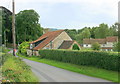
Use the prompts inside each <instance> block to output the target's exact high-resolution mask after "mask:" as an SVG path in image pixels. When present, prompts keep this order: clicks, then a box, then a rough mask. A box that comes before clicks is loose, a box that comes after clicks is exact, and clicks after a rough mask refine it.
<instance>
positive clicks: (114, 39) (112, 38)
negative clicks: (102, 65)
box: [106, 36, 118, 42]
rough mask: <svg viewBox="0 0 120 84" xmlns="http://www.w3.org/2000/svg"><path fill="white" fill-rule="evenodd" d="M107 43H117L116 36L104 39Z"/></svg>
mask: <svg viewBox="0 0 120 84" xmlns="http://www.w3.org/2000/svg"><path fill="white" fill-rule="evenodd" d="M106 41H107V42H117V41H118V37H117V36H112V37H106Z"/></svg>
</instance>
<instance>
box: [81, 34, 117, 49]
mask: <svg viewBox="0 0 120 84" xmlns="http://www.w3.org/2000/svg"><path fill="white" fill-rule="evenodd" d="M95 42H98V43H99V44H100V45H101V50H104V51H113V46H114V43H116V42H118V37H117V36H112V37H106V38H103V39H83V47H84V48H91V46H92V44H93V43H95Z"/></svg>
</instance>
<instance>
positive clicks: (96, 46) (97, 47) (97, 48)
mask: <svg viewBox="0 0 120 84" xmlns="http://www.w3.org/2000/svg"><path fill="white" fill-rule="evenodd" d="M92 49H93V50H100V44H99V43H98V42H95V43H93V44H92Z"/></svg>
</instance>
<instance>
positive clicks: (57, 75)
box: [23, 59, 110, 82]
mask: <svg viewBox="0 0 120 84" xmlns="http://www.w3.org/2000/svg"><path fill="white" fill-rule="evenodd" d="M23 61H25V62H26V64H27V65H29V66H31V70H32V71H33V73H34V74H35V75H36V76H37V77H38V78H39V80H40V82H110V81H107V80H104V79H100V78H95V77H90V76H86V75H82V74H79V73H75V72H71V71H67V70H64V69H61V68H57V67H54V66H50V65H47V64H44V63H39V62H35V61H31V60H28V59H23Z"/></svg>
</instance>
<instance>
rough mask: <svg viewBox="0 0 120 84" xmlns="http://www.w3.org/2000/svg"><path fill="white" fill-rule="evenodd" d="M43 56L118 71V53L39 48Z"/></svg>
mask: <svg viewBox="0 0 120 84" xmlns="http://www.w3.org/2000/svg"><path fill="white" fill-rule="evenodd" d="M39 54H40V56H41V57H42V58H46V59H51V60H56V61H61V62H66V63H72V64H77V65H85V66H93V67H98V68H103V69H107V70H115V71H118V67H120V66H119V64H118V58H119V56H118V53H108V52H102V51H101V52H100V51H99V52H98V51H69V50H39Z"/></svg>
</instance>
